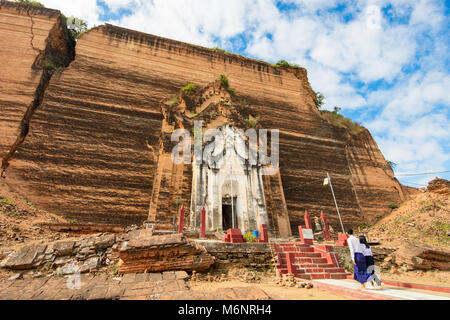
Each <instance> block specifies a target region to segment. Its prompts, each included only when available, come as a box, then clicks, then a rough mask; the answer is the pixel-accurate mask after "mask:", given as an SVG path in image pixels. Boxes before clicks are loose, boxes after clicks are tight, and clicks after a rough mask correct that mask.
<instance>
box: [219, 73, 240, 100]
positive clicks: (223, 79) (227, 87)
mask: <svg viewBox="0 0 450 320" xmlns="http://www.w3.org/2000/svg"><path fill="white" fill-rule="evenodd" d="M219 80H220V83H221V84H222V86H223V87H224V88H225V90H227V91H228V92H229V93H230V94H231V95H232V96H234V95H235V94H236V91H235V90H234V89H232V88H230V82H229V81H228V78H227V76H226V75H224V74H221V75H220V76H219Z"/></svg>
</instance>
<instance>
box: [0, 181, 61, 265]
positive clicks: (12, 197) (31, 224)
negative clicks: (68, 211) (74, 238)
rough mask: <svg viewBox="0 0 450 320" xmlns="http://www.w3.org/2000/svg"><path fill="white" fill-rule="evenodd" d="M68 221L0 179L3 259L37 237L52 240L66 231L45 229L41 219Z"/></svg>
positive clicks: (1, 247)
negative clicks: (37, 204)
mask: <svg viewBox="0 0 450 320" xmlns="http://www.w3.org/2000/svg"><path fill="white" fill-rule="evenodd" d="M49 222H54V223H68V221H67V220H66V219H64V218H62V217H60V216H57V215H55V214H52V213H49V212H47V211H45V210H40V209H39V208H37V207H36V206H35V205H34V204H33V203H31V202H30V201H28V200H26V198H24V197H23V196H21V195H20V191H19V190H13V189H11V188H10V187H9V186H8V184H7V183H6V182H5V180H4V179H0V259H2V258H3V255H4V252H8V251H10V250H12V249H14V248H17V247H20V246H22V245H23V244H24V243H27V244H28V243H31V242H34V241H41V240H42V241H43V240H45V241H49V240H50V241H51V240H58V239H63V238H65V237H67V234H64V233H58V232H53V231H50V230H45V229H43V228H41V227H39V226H38V224H39V223H49Z"/></svg>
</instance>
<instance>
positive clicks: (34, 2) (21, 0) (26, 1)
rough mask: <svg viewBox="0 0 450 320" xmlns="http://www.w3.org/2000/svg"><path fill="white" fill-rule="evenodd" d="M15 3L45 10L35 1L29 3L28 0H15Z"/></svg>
mask: <svg viewBox="0 0 450 320" xmlns="http://www.w3.org/2000/svg"><path fill="white" fill-rule="evenodd" d="M16 2H18V3H22V4H28V5H30V6H35V7H41V8H45V6H44V5H43V4H42V3H40V2H37V1H30V0H16Z"/></svg>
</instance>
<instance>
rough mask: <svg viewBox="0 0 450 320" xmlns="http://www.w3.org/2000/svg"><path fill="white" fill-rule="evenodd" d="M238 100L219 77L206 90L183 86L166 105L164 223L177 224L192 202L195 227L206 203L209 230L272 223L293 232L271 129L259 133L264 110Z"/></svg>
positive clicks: (190, 219) (158, 208) (158, 213)
mask: <svg viewBox="0 0 450 320" xmlns="http://www.w3.org/2000/svg"><path fill="white" fill-rule="evenodd" d="M234 100H237V99H234V97H233V96H232V95H231V94H230V93H229V92H228V90H227V89H226V88H225V87H224V86H223V85H222V83H221V82H220V81H216V82H214V83H211V84H210V85H209V86H207V87H206V88H204V89H203V90H201V91H200V92H199V93H194V92H190V93H185V92H183V91H181V92H180V95H179V96H178V97H174V98H173V99H172V100H170V101H166V102H163V103H162V106H161V108H162V113H163V115H164V120H163V124H162V128H163V130H162V135H161V141H160V153H159V159H158V170H157V173H158V174H157V176H156V177H155V184H154V188H153V194H152V202H151V204H150V214H149V221H150V222H153V223H156V225H157V228H169V229H170V228H173V226H174V225H175V224H177V223H178V221H176V219H178V217H177V210H178V207H179V205H180V204H184V205H185V206H186V207H188V208H190V214H189V215H187V221H186V222H185V223H187V225H188V226H189V228H190V229H191V230H196V229H198V228H200V213H201V210H202V208H203V207H204V208H205V210H206V228H207V231H209V232H214V231H218V232H222V231H225V230H227V229H229V228H237V229H241V230H242V231H243V232H247V231H252V230H258V227H259V225H261V224H266V225H268V226H270V228H269V229H270V231H271V232H272V233H277V234H280V235H288V234H290V227H289V218H288V215H287V210H286V204H285V202H284V195H283V189H282V186H281V179H279V169H278V166H277V165H276V166H274V165H273V164H272V162H271V160H272V159H271V158H272V156H273V154H272V155H271V157H268V156H267V154H266V152H267V151H268V149H270V150H272V151H274V150H275V149H273V148H267V147H266V143H267V142H268V141H267V136H266V135H267V134H266V132H265V131H264V130H263V131H262V132H263V136H259V137H258V131H259V130H257V129H258V120H257V119H258V118H257V117H256V115H252V114H249V113H248V112H246V110H247V109H248V108H247V106H246V105H245V103H242V102H240V103H237V102H234ZM271 146H272V144H271ZM271 178H274V179H271ZM266 189H267V190H266ZM275 190H276V191H275ZM269 193H270V197H269V198H268V199H266V198H267V196H268V194H269ZM277 201H278V203H277ZM268 208H270V210H268ZM280 226H281V228H280Z"/></svg>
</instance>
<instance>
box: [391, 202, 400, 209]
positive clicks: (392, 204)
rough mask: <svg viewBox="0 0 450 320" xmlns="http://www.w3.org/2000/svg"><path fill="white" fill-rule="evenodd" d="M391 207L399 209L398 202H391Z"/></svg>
mask: <svg viewBox="0 0 450 320" xmlns="http://www.w3.org/2000/svg"><path fill="white" fill-rule="evenodd" d="M389 208H391V209H392V210H394V209H398V204H396V203H391V204H390V205H389Z"/></svg>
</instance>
